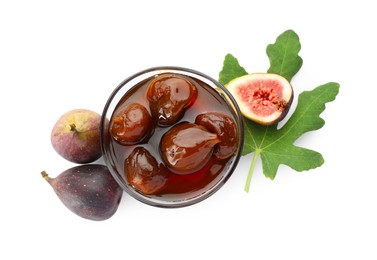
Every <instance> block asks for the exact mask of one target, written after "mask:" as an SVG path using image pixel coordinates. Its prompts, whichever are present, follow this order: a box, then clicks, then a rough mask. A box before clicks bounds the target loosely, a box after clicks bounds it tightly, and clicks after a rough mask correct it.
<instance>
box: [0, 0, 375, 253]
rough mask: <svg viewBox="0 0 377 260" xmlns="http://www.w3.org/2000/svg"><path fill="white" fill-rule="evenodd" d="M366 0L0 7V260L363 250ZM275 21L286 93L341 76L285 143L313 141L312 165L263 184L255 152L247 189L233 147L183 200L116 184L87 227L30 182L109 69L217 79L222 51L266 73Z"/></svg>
mask: <svg viewBox="0 0 377 260" xmlns="http://www.w3.org/2000/svg"><path fill="white" fill-rule="evenodd" d="M372 3H373V1H369V2H368V1H363V0H359V1H321V0H317V1H311V2H308V1H288V0H286V1H262V0H260V1H240V0H232V1H204V0H201V1H196V0H191V1H187V2H183V1H165V0H160V1H145V0H138V1H128V2H127V1H102V2H101V1H77V0H76V1H68V0H66V1H40V0H34V1H17V0H15V1H1V2H0V35H1V36H0V37H1V40H0V47H1V48H0V86H1V102H0V106H1V107H0V113H1V117H0V118H1V127H0V136H1V145H0V147H1V164H2V165H1V173H0V174H1V188H0V205H1V213H0V220H1V221H0V241H1V242H0V243H1V244H0V248H1V249H0V259H219V258H220V259H258V260H263V259H290V260H292V259H344V258H346V257H347V259H377V213H376V210H375V209H376V205H377V204H376V201H377V172H376V151H375V148H376V145H377V143H376V134H375V128H374V126H375V119H376V112H375V111H376V109H375V108H376V105H375V104H376V88H377V84H376V80H375V76H376V61H377V53H376V46H377V40H376V29H375V24H377V19H376V16H375V8H373V6H372ZM287 29H293V30H294V31H295V32H296V33H297V34H298V35H299V36H300V41H301V44H302V50H301V52H300V55H301V57H302V58H303V60H304V63H303V67H302V68H301V70H300V72H299V73H298V74H297V75H296V76H295V77H294V79H293V81H292V84H293V87H294V89H295V92H296V93H297V94H298V93H300V92H302V91H303V90H311V89H313V88H315V87H316V86H319V85H321V84H324V83H327V82H330V81H336V82H339V83H340V86H341V88H340V93H339V95H338V97H337V99H336V100H335V101H334V102H332V103H329V104H327V109H326V110H325V112H324V113H323V114H322V117H323V118H324V119H325V120H326V124H325V126H324V127H323V128H322V129H320V130H318V131H316V132H311V133H308V134H306V135H304V136H303V137H302V138H301V139H299V140H298V142H297V144H298V145H301V146H304V147H307V148H310V149H313V150H316V151H319V152H320V153H321V154H322V155H323V156H324V158H325V164H324V165H323V166H322V167H320V168H317V169H314V170H311V171H308V172H303V173H297V172H294V171H293V170H291V169H290V168H288V167H285V166H281V167H280V168H279V171H278V175H277V177H276V179H275V180H274V181H271V180H269V179H266V178H265V177H264V176H263V173H262V169H261V166H260V165H261V163H260V161H259V163H258V166H257V168H256V169H255V173H254V176H253V180H252V184H251V190H250V193H248V194H247V193H245V192H244V190H243V188H244V184H245V180H246V175H247V171H248V167H249V165H250V162H251V158H252V157H251V155H248V156H245V157H242V159H241V161H240V163H239V165H238V167H237V170H236V172H235V173H234V174H233V176H232V177H231V178H230V180H229V181H228V182H227V183H226V184H225V186H224V187H223V188H222V189H221V190H220V191H219V192H217V193H216V194H215V195H213V196H212V197H210V198H209V199H207V200H205V201H203V202H201V203H199V204H197V205H194V206H191V207H187V208H181V209H170V210H169V209H161V208H154V207H151V206H147V205H144V204H142V203H140V202H138V201H136V200H134V199H132V198H131V197H129V196H127V194H124V196H123V199H122V202H121V205H120V206H119V209H118V211H117V212H116V214H115V215H114V216H113V217H112V218H110V219H109V220H107V221H102V222H94V221H89V220H85V219H82V218H80V217H78V216H76V215H74V214H73V213H71V212H70V211H69V210H68V209H66V208H65V207H64V206H63V205H62V204H61V202H60V201H59V200H58V198H57V197H56V196H55V194H54V193H53V190H52V189H51V187H50V186H49V185H48V184H47V183H46V182H45V181H44V180H43V179H42V178H41V176H40V172H41V171H42V170H46V171H47V172H49V173H50V175H51V176H52V177H53V176H56V175H58V174H59V173H60V172H62V171H63V170H65V169H67V168H69V167H72V166H74V164H72V163H70V162H68V161H65V160H64V159H62V158H61V157H59V155H58V154H56V153H55V151H54V150H53V148H52V146H51V144H50V139H49V138H50V131H51V129H52V126H53V125H54V123H55V121H56V120H57V118H58V117H60V115H61V114H63V113H64V112H66V111H68V110H71V109H74V108H88V109H91V110H94V111H97V112H99V113H101V112H102V109H103V106H104V104H105V102H106V100H107V97H108V96H109V95H110V93H111V92H112V91H113V89H114V88H115V87H116V86H117V85H118V84H119V83H120V82H121V81H122V80H123V79H125V78H126V77H128V76H130V75H132V74H134V73H136V72H138V71H140V70H143V69H146V68H149V67H152V66H159V65H176V66H183V67H188V68H192V69H195V70H199V71H201V72H203V73H205V74H208V75H210V76H212V77H214V78H218V73H219V71H220V70H221V68H222V62H223V59H224V56H225V55H226V54H227V53H232V54H233V55H234V56H235V57H237V58H238V60H239V62H240V64H241V65H242V66H244V67H245V68H246V70H247V71H249V72H257V71H266V70H267V68H268V67H269V61H268V58H267V56H266V54H265V49H266V46H267V44H269V43H273V42H274V41H275V39H276V37H277V36H278V35H279V34H280V33H282V32H283V31H285V30H287ZM292 109H293V108H292ZM99 162H100V163H101V162H103V161H101V160H100V161H99Z"/></svg>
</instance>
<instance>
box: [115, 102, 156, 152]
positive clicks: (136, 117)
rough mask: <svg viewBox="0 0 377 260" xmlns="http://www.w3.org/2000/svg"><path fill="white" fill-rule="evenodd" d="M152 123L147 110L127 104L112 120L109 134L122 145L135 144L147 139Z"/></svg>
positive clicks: (134, 104) (137, 105)
mask: <svg viewBox="0 0 377 260" xmlns="http://www.w3.org/2000/svg"><path fill="white" fill-rule="evenodd" d="M152 131H153V121H152V117H151V116H150V114H149V112H148V110H147V109H146V108H145V107H144V106H142V105H140V104H137V103H133V104H129V105H127V106H126V107H125V108H123V109H122V110H121V111H120V112H119V113H118V114H116V115H115V117H114V118H113V119H112V122H111V126H110V132H111V135H112V136H113V137H114V139H115V140H117V141H118V142H120V143H122V144H135V143H139V142H141V141H143V140H144V139H145V138H146V137H149V136H150V134H151V133H152Z"/></svg>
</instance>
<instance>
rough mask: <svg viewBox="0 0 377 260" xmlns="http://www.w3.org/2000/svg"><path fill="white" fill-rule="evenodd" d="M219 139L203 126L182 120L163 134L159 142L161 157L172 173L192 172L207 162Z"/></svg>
mask: <svg viewBox="0 0 377 260" xmlns="http://www.w3.org/2000/svg"><path fill="white" fill-rule="evenodd" d="M219 141H220V139H219V138H218V136H217V134H215V133H211V132H209V131H208V130H207V129H206V128H205V127H204V126H200V125H196V124H193V123H188V122H183V123H180V124H177V125H175V126H173V127H172V128H171V129H170V130H169V131H168V132H166V133H165V134H164V135H163V137H162V139H161V143H160V148H161V153H162V159H163V161H164V162H165V165H166V166H167V167H168V168H169V169H170V170H171V171H172V172H174V173H177V174H188V173H192V172H195V171H198V170H200V169H201V168H202V167H203V166H204V165H205V164H206V163H207V162H208V160H209V158H210V157H211V156H212V153H213V147H214V146H215V145H216V144H217V143H218V142H219Z"/></svg>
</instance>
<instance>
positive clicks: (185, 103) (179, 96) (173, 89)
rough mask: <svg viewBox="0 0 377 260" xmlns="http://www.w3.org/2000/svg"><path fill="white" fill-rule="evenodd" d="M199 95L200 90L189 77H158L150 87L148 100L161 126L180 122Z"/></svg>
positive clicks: (168, 75) (170, 75) (163, 75)
mask: <svg viewBox="0 0 377 260" xmlns="http://www.w3.org/2000/svg"><path fill="white" fill-rule="evenodd" d="M197 95H198V90H197V89H196V87H195V86H194V84H193V83H192V82H191V81H190V80H189V78H187V77H183V76H180V75H175V74H162V75H159V76H157V77H156V78H155V79H154V80H153V81H152V82H151V83H150V85H149V87H148V90H147V99H148V101H149V104H150V109H151V111H152V115H153V117H155V118H157V119H158V121H157V123H158V125H159V126H162V127H164V126H170V125H173V124H175V123H176V122H178V120H180V119H181V118H182V116H183V115H184V113H185V110H186V109H187V108H188V107H189V106H191V105H192V104H193V103H194V102H195V100H196V97H197Z"/></svg>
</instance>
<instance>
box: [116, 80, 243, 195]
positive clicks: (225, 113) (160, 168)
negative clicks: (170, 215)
mask: <svg viewBox="0 0 377 260" xmlns="http://www.w3.org/2000/svg"><path fill="white" fill-rule="evenodd" d="M166 79H167V80H166ZM164 81H166V82H164ZM156 82H157V83H158V84H159V85H157V86H155V85H154V84H156ZM169 84H176V85H172V86H170V85H169ZM134 104H138V106H142V107H143V109H142V110H143V111H144V108H145V111H146V112H148V114H149V115H147V114H146V115H145V118H151V120H152V122H147V123H148V124H147V125H148V128H153V129H148V131H145V132H147V136H146V137H145V138H143V137H138V138H137V140H139V141H138V142H128V143H127V142H121V141H119V138H117V136H115V135H114V133H115V131H113V130H114V129H111V126H112V125H113V122H114V120H115V121H116V122H118V121H119V120H118V118H119V116H121V114H122V112H123V111H124V110H125V108H127V107H129V106H131V105H134ZM166 111H171V113H170V112H166ZM169 114H171V115H172V116H171V118H169ZM204 115H206V116H204ZM208 115H209V116H208ZM162 117H163V118H162ZM207 117H208V118H209V119H210V121H209V120H207ZM235 122H236V120H235V117H234V115H233V113H232V112H231V111H230V110H229V107H228V104H227V102H226V100H225V98H224V97H222V96H221V95H220V94H219V92H218V91H217V90H216V89H214V88H212V87H211V86H209V85H208V84H207V83H205V82H203V81H201V80H199V79H196V78H193V77H190V76H187V75H182V74H176V73H162V74H159V75H155V76H152V77H150V78H148V79H146V80H144V81H142V82H140V83H138V84H136V85H135V86H134V87H132V88H131V89H130V90H128V91H127V92H126V93H125V94H124V96H123V97H122V98H121V99H120V101H119V103H118V104H117V106H116V107H115V109H114V112H113V114H112V117H111V118H110V129H109V136H110V138H109V153H110V154H111V157H112V162H113V163H114V164H115V165H114V167H116V169H118V171H119V172H120V173H123V175H122V176H121V177H122V178H123V179H124V180H125V182H126V183H128V185H130V186H132V187H133V188H134V189H135V190H137V191H138V192H139V193H141V194H148V196H158V197H162V196H169V197H173V198H174V196H177V198H178V199H179V196H181V195H182V194H187V193H190V192H194V191H195V192H198V191H199V194H200V191H202V190H203V191H205V190H206V188H207V187H209V186H212V185H214V184H215V183H216V182H218V181H220V180H221V178H222V177H223V174H224V173H225V172H226V171H227V170H228V169H229V166H230V164H231V163H232V160H233V159H234V157H235V156H236V149H234V148H235V147H237V145H238V144H237V142H238V132H237V128H236V123H235ZM182 124H186V125H188V126H187V128H188V127H191V125H192V129H193V130H195V129H200V131H208V136H210V138H211V140H216V142H215V143H214V142H213V141H212V142H209V141H208V140H207V142H208V143H211V147H209V148H208V147H206V149H203V147H204V146H205V144H204V145H203V144H200V145H197V146H195V140H191V139H194V138H196V137H195V136H191V135H190V134H189V135H188V136H189V138H190V140H188V142H187V143H188V145H191V143H193V145H191V147H189V151H190V152H189V153H190V154H191V155H192V153H193V152H194V153H198V156H194V157H193V158H200V159H202V157H203V160H204V159H205V161H203V162H197V163H196V164H195V165H196V166H195V167H198V166H197V165H200V168H192V169H194V170H190V169H186V168H187V167H189V166H187V165H190V164H189V163H186V164H184V163H183V164H182V165H183V166H182V165H181V166H180V167H181V168H182V169H184V170H182V172H179V171H180V169H181V168H179V167H176V168H174V167H173V168H172V167H171V165H169V163H167V161H166V156H164V154H163V152H162V148H163V147H166V146H168V147H169V148H170V147H173V146H174V144H173V141H174V140H173V139H172V140H168V141H164V140H167V138H170V137H169V133H171V132H173V133H174V130H175V128H178V127H179V126H180V125H182ZM117 127H120V126H119V125H118V126H117ZM128 127H129V125H128ZM203 129H204V130H203ZM121 130H122V129H120V130H119V129H117V131H116V133H119V132H121ZM125 130H127V131H132V129H129V128H127V127H126V128H125ZM178 130H179V129H178ZM178 130H177V131H178ZM186 130H187V129H183V130H182V131H186ZM190 130H191V129H188V130H187V132H188V133H190V132H189V131H190ZM223 130H224V131H225V130H226V131H227V133H224V132H223ZM198 131H199V130H198ZM198 131H196V132H198ZM139 132H141V131H139ZM193 132H194V131H193ZM122 134H123V135H125V133H122ZM167 135H168V136H167ZM171 136H173V137H172V138H176V136H185V138H186V137H187V133H186V132H185V133H184V134H181V133H178V134H171ZM207 139H209V137H208V138H207ZM162 142H164V143H162ZM198 142H199V141H198ZM179 143H186V142H182V140H180V141H179V142H177V144H179ZM180 148H181V147H178V148H177V151H180V152H181V151H182V149H180ZM208 149H211V150H210V154H209V155H208V153H209V152H208V151H209V150H208ZM203 151H205V153H206V154H205V156H201V153H203ZM184 153H185V150H184V149H183V155H182V156H183V157H184V156H185V155H184ZM219 155H221V156H219ZM164 158H165V161H164ZM200 159H198V160H200ZM186 161H188V160H186ZM130 164H132V167H131V166H130ZM169 167H170V168H169ZM185 167H186V168H185ZM132 169H134V170H132ZM177 169H178V170H177ZM127 171H134V172H132V173H130V172H127ZM138 172H139V173H140V175H137V173H138ZM160 173H161V174H160ZM129 176H132V179H130V177H129ZM153 180H157V181H156V182H155V183H153ZM143 183H147V184H145V185H144V184H143ZM140 185H144V186H140ZM148 187H153V188H150V189H148Z"/></svg>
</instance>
